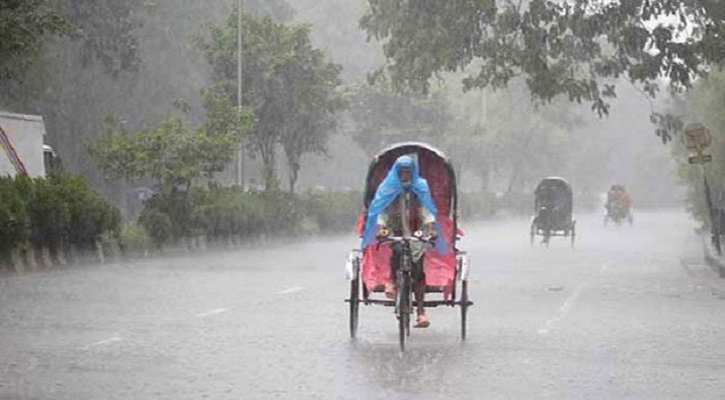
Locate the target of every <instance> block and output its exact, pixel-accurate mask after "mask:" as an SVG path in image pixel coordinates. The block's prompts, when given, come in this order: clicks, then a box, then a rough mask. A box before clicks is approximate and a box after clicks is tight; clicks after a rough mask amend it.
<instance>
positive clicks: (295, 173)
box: [289, 163, 300, 193]
mask: <svg viewBox="0 0 725 400" xmlns="http://www.w3.org/2000/svg"><path fill="white" fill-rule="evenodd" d="M299 175H300V165H299V164H298V163H296V164H293V165H290V171H289V191H290V193H294V192H295V185H297V179H298V178H299Z"/></svg>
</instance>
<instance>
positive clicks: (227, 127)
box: [88, 93, 250, 191]
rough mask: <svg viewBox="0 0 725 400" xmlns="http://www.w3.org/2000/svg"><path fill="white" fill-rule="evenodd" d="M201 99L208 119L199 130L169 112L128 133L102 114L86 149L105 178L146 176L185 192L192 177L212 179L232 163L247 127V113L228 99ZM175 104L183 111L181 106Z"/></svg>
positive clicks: (112, 118)
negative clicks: (147, 126) (101, 125)
mask: <svg viewBox="0 0 725 400" xmlns="http://www.w3.org/2000/svg"><path fill="white" fill-rule="evenodd" d="M206 101H207V112H208V114H209V116H210V118H209V119H208V120H207V122H206V123H205V124H204V125H203V126H201V127H198V128H189V127H188V126H187V125H186V124H185V122H184V120H183V119H182V118H181V117H178V116H170V117H167V118H166V119H164V120H163V121H161V123H159V124H158V125H156V126H154V127H153V128H150V129H144V130H141V131H138V132H136V133H130V132H128V131H127V130H126V128H125V127H124V126H123V124H122V122H121V121H120V120H119V119H118V118H117V117H107V118H106V120H105V122H104V130H103V133H102V134H101V136H99V137H97V138H95V139H94V140H93V141H91V142H90V143H89V146H88V149H89V152H90V154H91V156H92V157H93V159H94V160H95V162H96V163H97V165H98V166H99V167H100V169H101V170H102V171H103V172H104V173H105V174H107V175H108V176H109V177H113V178H122V179H125V180H127V181H130V182H134V181H139V180H142V179H151V180H153V181H154V182H155V183H156V185H157V186H158V187H159V188H161V189H163V190H164V191H168V190H170V189H171V188H176V187H179V186H180V187H183V188H184V189H186V191H188V189H189V187H190V186H191V184H192V183H193V181H194V180H195V179H197V178H201V177H212V176H213V174H214V173H215V172H219V171H221V170H223V169H224V168H225V167H226V166H227V165H228V164H229V163H230V162H231V160H232V157H233V151H234V148H235V147H236V146H237V145H238V144H239V142H240V140H241V136H242V134H243V133H244V131H245V130H247V129H248V128H249V126H250V117H249V114H248V113H247V112H245V111H243V110H242V111H237V110H236V109H235V108H234V107H232V106H231V105H230V104H229V103H228V101H227V100H225V99H219V98H217V97H214V95H213V94H212V93H207V95H206ZM178 107H179V108H180V110H181V111H182V112H183V113H186V112H188V109H187V107H186V105H185V104H183V103H179V104H178Z"/></svg>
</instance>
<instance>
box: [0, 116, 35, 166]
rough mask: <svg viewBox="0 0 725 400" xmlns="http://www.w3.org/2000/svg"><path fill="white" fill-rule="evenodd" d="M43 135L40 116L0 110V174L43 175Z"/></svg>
mask: <svg viewBox="0 0 725 400" xmlns="http://www.w3.org/2000/svg"><path fill="white" fill-rule="evenodd" d="M44 137H45V123H44V122H43V117H41V116H38V115H23V114H14V113H9V112H4V111H0V175H10V176H15V175H16V174H17V173H18V172H21V171H22V170H23V169H24V170H25V172H26V173H27V174H28V175H29V176H30V177H33V178H35V177H44V176H45V159H44V147H43V145H44V143H43V138H44Z"/></svg>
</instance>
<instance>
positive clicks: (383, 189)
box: [362, 156, 447, 253]
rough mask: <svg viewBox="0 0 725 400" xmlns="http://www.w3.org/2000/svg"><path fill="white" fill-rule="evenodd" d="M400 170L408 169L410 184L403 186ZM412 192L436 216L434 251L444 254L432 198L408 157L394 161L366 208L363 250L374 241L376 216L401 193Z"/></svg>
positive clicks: (444, 244) (443, 244) (416, 168)
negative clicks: (436, 237) (436, 235)
mask: <svg viewBox="0 0 725 400" xmlns="http://www.w3.org/2000/svg"><path fill="white" fill-rule="evenodd" d="M402 168H409V169H410V184H407V185H404V184H403V182H402V181H401V180H400V170H401V169H402ZM406 191H412V192H413V193H414V194H415V196H416V197H417V198H418V201H419V202H420V203H421V204H422V205H423V206H424V207H425V208H426V209H428V212H430V213H431V214H433V215H434V216H436V222H435V223H434V228H435V230H436V232H437V233H438V239H437V241H436V250H438V251H439V252H441V253H445V252H446V251H447V249H446V243H445V241H444V240H443V236H442V235H441V231H440V226H439V225H438V220H437V218H438V209H437V208H436V205H435V203H434V202H433V198H432V197H431V195H430V188H429V187H428V182H427V181H426V180H425V179H423V178H421V177H420V172H419V171H418V164H417V163H416V162H415V161H414V160H413V158H411V157H410V156H400V157H398V159H397V160H395V164H393V167H392V168H391V169H390V171H389V172H388V175H387V176H386V177H385V179H384V180H383V181H382V182H381V183H380V185H379V186H378V190H377V191H376V192H375V197H374V198H373V201H372V202H371V203H370V206H369V207H368V217H367V220H366V221H365V231H364V233H363V239H362V247H363V248H365V247H367V246H369V245H370V244H372V243H373V242H374V241H375V232H376V230H377V219H378V215H380V214H381V213H383V212H385V209H386V208H388V206H389V205H390V203H392V202H393V201H394V200H395V199H396V198H397V197H398V196H399V195H400V194H401V193H403V192H406Z"/></svg>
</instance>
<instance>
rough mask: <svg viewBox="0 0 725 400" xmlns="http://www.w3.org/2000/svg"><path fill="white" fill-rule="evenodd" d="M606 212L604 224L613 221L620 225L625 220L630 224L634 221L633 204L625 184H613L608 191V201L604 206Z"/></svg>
mask: <svg viewBox="0 0 725 400" xmlns="http://www.w3.org/2000/svg"><path fill="white" fill-rule="evenodd" d="M604 208H605V210H606V213H605V214H604V225H605V226H606V225H607V222H609V221H612V222H613V223H614V224H615V225H617V226H619V225H621V224H622V222H623V221H625V220H626V221H627V222H628V223H629V226H632V224H633V223H634V217H633V216H632V205H631V201H630V198H629V194H627V189H625V187H624V185H612V187H611V188H610V189H609V192H607V203H606V204H605V206H604Z"/></svg>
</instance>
